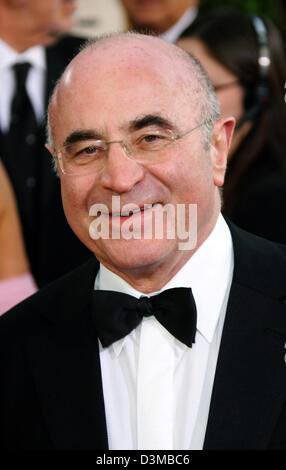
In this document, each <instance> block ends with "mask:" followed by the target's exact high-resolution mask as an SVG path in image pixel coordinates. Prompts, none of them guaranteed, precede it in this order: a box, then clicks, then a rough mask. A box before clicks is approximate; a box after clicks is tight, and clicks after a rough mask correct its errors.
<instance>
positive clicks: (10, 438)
mask: <svg viewBox="0 0 286 470" xmlns="http://www.w3.org/2000/svg"><path fill="white" fill-rule="evenodd" d="M231 231H232V237H233V243H234V255H235V269H234V277H233V283H232V287H231V292H230V296H229V302H228V308H227V314H226V319H225V325H224V329H223V335H222V341H221V347H220V352H219V357H218V363H217V368H216V374H215V380H214V387H213V392H212V399H211V405H210V412H209V419H208V425H207V431H206V436H205V443H204V448H205V449H268V448H270V449H275V448H276V449H286V405H285V398H286V364H285V357H286V356H285V355H286V348H285V345H286V304H285V300H286V296H285V294H286V283H285V280H286V247H285V246H282V245H276V244H274V243H272V242H268V241H266V240H263V239H261V238H258V237H255V236H253V235H250V234H248V233H246V232H244V231H242V230H240V229H238V228H236V227H235V226H231ZM97 269H98V263H97V261H96V259H92V260H90V261H89V262H88V263H86V264H85V265H83V266H81V267H79V268H78V269H77V270H75V271H73V272H72V273H70V274H68V275H66V276H65V277H63V278H61V279H60V280H58V281H56V282H54V283H53V284H52V285H50V286H48V287H46V288H44V289H42V290H41V291H40V292H38V293H37V294H35V295H34V296H32V297H30V298H29V299H27V300H25V301H24V302H23V303H22V304H19V305H18V306H17V307H15V308H14V309H13V310H11V311H9V312H8V313H6V314H4V315H3V316H2V317H1V318H0V350H1V356H0V358H1V361H0V380H1V386H0V407H1V411H0V420H1V422H0V445H1V447H2V448H14V449H15V448H16V449H107V448H108V441H107V432H106V422H105V412H104V399H103V391H102V382H101V371H100V361H99V353H98V340H97V334H96V327H95V325H93V324H92V321H91V307H90V299H91V290H92V289H93V285H94V279H95V275H96V271H97ZM107 314H108V305H107ZM126 400H128V397H126Z"/></svg>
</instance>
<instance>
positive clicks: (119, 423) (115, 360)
mask: <svg viewBox="0 0 286 470" xmlns="http://www.w3.org/2000/svg"><path fill="white" fill-rule="evenodd" d="M232 274H233V248H232V239H231V235H230V232H229V229H228V226H227V224H226V222H225V221H224V219H223V217H222V216H221V215H220V216H219V218H218V220H217V223H216V226H215V228H214V229H213V231H212V233H211V234H210V235H209V237H208V238H207V240H206V241H205V242H204V243H203V244H202V245H201V247H200V248H199V249H198V250H197V251H196V253H195V254H194V255H193V256H192V258H191V259H190V260H189V261H188V262H187V263H186V264H185V265H184V266H183V267H182V269H181V270H180V271H179V272H178V273H177V274H176V275H175V276H174V277H173V278H172V279H171V280H170V281H169V282H168V283H167V284H166V285H165V286H164V288H163V289H162V291H163V290H165V289H170V288H173V287H191V288H192V291H193V295H194V298H195V301H196V306H197V316H198V318H197V332H196V338H195V344H193V346H192V348H188V347H187V346H185V345H184V344H183V343H181V342H180V341H179V340H177V339H175V338H174V337H173V336H172V335H171V334H169V332H168V331H167V330H165V328H164V327H163V326H161V324H160V323H159V322H158V321H157V320H156V319H155V317H153V316H152V317H147V318H146V317H145V318H143V320H142V322H141V323H140V325H138V327H137V328H136V329H134V330H133V331H132V332H131V333H130V334H129V335H128V336H126V337H125V338H123V339H120V340H118V341H116V342H115V343H113V344H111V345H110V346H109V347H107V348H103V347H102V346H101V344H100V342H99V350H100V362H101V370H102V380H103V394H104V403H105V413H106V422H107V434H108V444H109V449H111V450H120V449H121V450H125V449H130V450H134V449H154V450H158V449H168V450H172V449H175V450H194V449H202V447H203V442H204V436H205V430H206V425H207V419H208V412H209V404H210V398H211V392H212V386H213V380H214V374H215V368H216V362H217V357H218V351H219V345H220V339H221V333H222V328H223V323H224V318H225V313H226V306H227V301H228V296H229V291H230V286H231V282H232ZM95 289H104V290H115V291H119V292H123V293H126V294H129V295H133V296H135V297H137V298H139V297H140V296H141V295H144V294H142V293H141V292H138V291H136V290H135V289H134V288H133V287H131V286H130V285H129V284H127V283H126V282H125V281H124V280H123V279H121V278H120V277H119V276H117V275H115V274H114V273H111V272H110V271H109V270H107V269H106V268H105V267H104V266H103V265H101V266H100V270H99V272H98V275H97V278H96V281H95ZM154 294H155V293H154ZM154 294H151V295H154ZM106 314H108V306H107V311H106Z"/></svg>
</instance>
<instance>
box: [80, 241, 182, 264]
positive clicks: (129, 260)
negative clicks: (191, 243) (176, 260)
mask: <svg viewBox="0 0 286 470" xmlns="http://www.w3.org/2000/svg"><path fill="white" fill-rule="evenodd" d="M107 241H108V242H109V243H108V244H107V243H106V244H104V242H107ZM101 242H102V243H101V246H100V247H99V244H96V246H95V244H94V246H93V249H92V251H93V253H94V254H95V256H96V257H97V258H98V260H99V261H101V262H102V263H103V264H105V265H109V266H110V267H114V268H116V269H118V270H119V271H120V270H122V271H124V270H132V269H134V270H136V269H140V268H143V269H144V268H146V269H147V268H148V267H150V268H154V267H155V266H159V265H160V264H162V263H164V262H165V261H166V260H167V259H168V258H171V257H172V255H173V254H175V253H177V244H175V240H112V241H109V240H102V241H101ZM103 245H104V246H103ZM89 248H91V247H89ZM107 267H108V266H107Z"/></svg>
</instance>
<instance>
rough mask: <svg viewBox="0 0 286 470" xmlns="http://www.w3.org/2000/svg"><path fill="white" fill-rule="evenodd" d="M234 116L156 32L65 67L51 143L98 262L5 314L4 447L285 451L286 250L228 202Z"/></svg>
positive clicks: (101, 44)
mask: <svg viewBox="0 0 286 470" xmlns="http://www.w3.org/2000/svg"><path fill="white" fill-rule="evenodd" d="M233 127H234V119H233V118H232V117H226V118H220V113H219V108H218V104H217V100H216V97H215V94H214V92H213V89H212V87H211V85H210V81H209V79H208V77H207V76H206V74H205V72H204V70H203V69H202V68H201V66H200V64H199V63H198V62H197V61H196V60H195V59H194V58H192V57H190V56H189V55H187V54H186V53H185V52H184V51H182V50H180V49H178V48H177V47H176V46H174V45H170V44H168V43H167V42H165V41H163V40H161V39H158V38H154V37H147V36H142V35H140V34H130V33H129V34H120V35H113V36H111V37H107V38H102V39H100V40H98V41H96V42H93V43H91V44H89V45H88V46H87V47H86V48H85V49H84V50H83V51H82V52H81V53H80V54H79V55H78V56H76V57H75V59H74V60H73V61H72V62H71V64H70V65H69V66H68V68H67V69H66V71H65V72H64V74H63V76H62V78H61V80H60V82H59V83H58V85H57V87H56V89H55V91H54V94H53V96H52V99H51V103H50V111H49V129H48V135H49V139H48V143H47V147H48V149H49V151H50V152H51V154H52V155H53V158H54V163H55V167H56V170H57V172H58V174H59V177H60V182H61V192H62V200H63V206H64V210H65V214H66V217H67V220H68V222H69V224H70V226H71V228H72V229H73V231H74V232H75V234H76V235H77V237H78V238H79V239H80V240H81V241H82V242H83V243H84V244H85V245H86V246H87V247H88V248H89V249H90V250H91V251H92V252H93V253H94V255H95V257H94V259H92V260H91V261H90V262H89V263H87V264H85V265H83V266H81V267H79V268H78V269H76V270H75V271H73V272H71V273H70V274H69V275H67V276H65V277H63V278H62V279H60V280H58V281H56V282H55V283H53V284H52V285H51V286H49V287H48V288H46V289H44V290H42V291H41V292H39V293H38V294H36V295H35V296H33V297H31V298H30V299H28V300H27V301H26V302H24V303H23V304H21V305H19V306H18V307H16V308H14V309H13V310H12V311H10V312H8V313H7V314H6V315H4V316H2V317H1V318H0V345H1V346H0V348H1V355H0V357H1V369H0V377H1V387H0V394H1V396H0V404H1V405H0V406H1V412H0V442H1V446H2V447H3V448H17V449H101V450H104V449H110V450H117V449H131V450H134V449H139V450H146V449H149V450H154V449H155V450H166V449H168V450H174V449H175V450H192V449H266V448H285V447H286V446H285V435H286V432H285V431H286V417H285V405H284V401H285V387H286V374H285V340H286V309H285V294H286V292H285V284H284V279H285V275H286V248H285V247H283V246H279V245H276V244H274V243H271V242H268V241H266V240H263V239H260V238H258V237H254V236H252V235H250V234H247V233H245V232H243V231H241V230H239V229H238V228H236V227H235V226H233V225H231V224H227V223H226V221H225V220H224V219H223V217H222V216H221V214H220V209H221V191H220V188H221V187H222V185H223V182H224V174H225V168H226V161H227V154H228V149H229V146H230V142H231V136H232V131H233Z"/></svg>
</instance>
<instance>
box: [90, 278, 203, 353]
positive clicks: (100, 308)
mask: <svg viewBox="0 0 286 470" xmlns="http://www.w3.org/2000/svg"><path fill="white" fill-rule="evenodd" d="M150 315H154V316H155V317H156V319H157V320H158V321H159V322H160V323H161V324H162V325H163V326H164V328H166V329H167V330H168V331H169V332H170V333H171V334H172V335H173V336H175V337H176V338H177V339H178V340H180V341H181V342H182V343H184V344H186V345H187V346H189V347H190V348H191V347H192V343H194V342H195V334H196V323H197V310H196V304H195V300H194V297H193V294H192V290H191V288H185V287H178V288H174V289H167V290H165V291H163V292H162V293H161V294H157V295H154V296H152V297H141V298H140V299H137V298H136V297H133V296H131V295H127V294H122V293H121V292H114V291H105V290H95V291H94V292H93V311H92V316H93V321H94V323H95V326H96V330H97V334H98V337H99V339H100V341H101V344H102V346H103V347H106V346H109V345H110V344H111V343H113V342H115V341H117V340H118V339H120V338H123V337H124V336H126V335H128V334H129V333H130V332H131V331H132V330H133V329H134V328H136V326H137V325H139V323H140V322H141V320H142V318H143V317H144V316H146V317H149V316H150Z"/></svg>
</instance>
